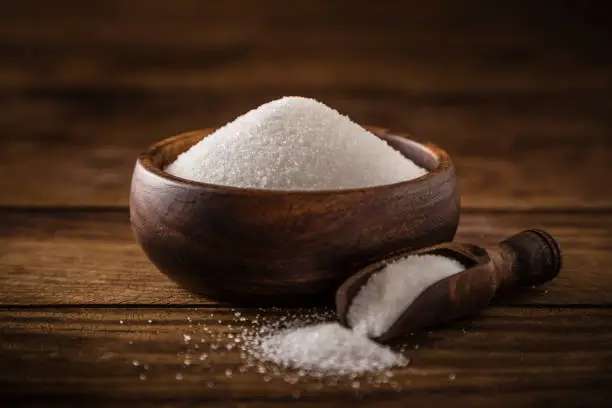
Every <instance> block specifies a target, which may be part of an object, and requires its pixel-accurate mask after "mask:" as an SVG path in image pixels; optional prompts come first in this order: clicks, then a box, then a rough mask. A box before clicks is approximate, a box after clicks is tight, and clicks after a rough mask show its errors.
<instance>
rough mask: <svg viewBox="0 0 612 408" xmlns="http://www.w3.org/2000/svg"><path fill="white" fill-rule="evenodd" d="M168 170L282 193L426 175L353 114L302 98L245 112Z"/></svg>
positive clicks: (192, 177) (354, 186)
mask: <svg viewBox="0 0 612 408" xmlns="http://www.w3.org/2000/svg"><path fill="white" fill-rule="evenodd" d="M165 170H166V171H167V172H168V173H171V174H173V175H175V176H178V177H182V178H185V179H190V180H195V181H200V182H204V183H211V184H218V185H226V186H234V187H244V188H257V189H277V190H333V189H347V188H359V187H369V186H376V185H383V184H391V183H396V182H400V181H405V180H410V179H414V178H417V177H420V176H422V175H423V174H425V173H426V170H424V169H422V168H420V167H419V166H417V165H416V164H415V163H413V162H412V161H411V160H409V159H407V158H406V157H404V156H403V155H402V154H401V153H399V152H398V151H396V150H395V149H393V148H392V147H391V146H389V145H388V144H387V143H386V142H384V141H383V140H381V139H380V138H378V137H377V136H375V135H374V134H372V133H371V132H368V131H367V130H365V129H364V128H362V127H361V126H359V125H358V124H356V123H354V122H353V121H351V120H350V119H349V118H348V117H346V116H343V115H342V114H340V113H338V112H337V111H336V110H334V109H332V108H330V107H328V106H326V105H324V104H322V103H320V102H318V101H316V100H313V99H308V98H302V97H284V98H281V99H278V100H274V101H271V102H268V103H265V104H263V105H261V106H259V107H258V108H256V109H253V110H251V111H249V112H247V113H245V114H244V115H242V116H240V117H238V118H237V119H235V120H234V121H233V122H230V123H228V124H226V125H225V126H223V127H221V128H219V129H218V130H217V131H215V132H214V133H212V134H211V135H210V136H208V137H205V138H204V139H203V140H202V141H200V142H199V143H197V144H195V145H194V146H192V147H191V148H190V149H189V150H188V151H186V152H184V153H183V154H181V155H179V157H178V158H177V159H176V160H175V161H174V162H173V163H171V164H170V165H168V166H167V167H166V169H165Z"/></svg>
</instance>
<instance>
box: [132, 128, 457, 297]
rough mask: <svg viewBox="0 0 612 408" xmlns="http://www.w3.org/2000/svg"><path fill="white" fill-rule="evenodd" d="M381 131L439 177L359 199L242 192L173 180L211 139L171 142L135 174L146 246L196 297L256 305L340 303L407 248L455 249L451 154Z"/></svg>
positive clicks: (358, 193) (195, 135) (139, 226)
mask: <svg viewBox="0 0 612 408" xmlns="http://www.w3.org/2000/svg"><path fill="white" fill-rule="evenodd" d="M375 131H376V134H377V135H378V136H379V137H381V138H383V139H385V140H389V141H390V143H391V144H393V145H394V146H395V147H396V148H397V149H398V150H400V151H401V152H402V153H403V154H404V155H406V156H407V157H409V158H411V159H413V160H414V161H415V162H416V163H417V164H419V165H421V166H424V167H425V168H427V169H428V170H429V171H430V172H429V173H428V174H426V175H425V176H423V177H421V178H419V179H415V180H410V181H406V182H401V183H396V184H391V185H384V186H377V187H371V188H362V189H351V190H331V191H283V190H254V189H240V188H232V187H224V186H216V185H210V184H204V183H198V182H193V181H188V180H183V179H180V178H178V177H175V176H172V175H169V174H167V173H165V172H164V171H163V166H165V165H166V164H168V163H170V162H171V161H172V160H174V159H175V158H176V156H178V154H180V153H182V152H183V151H185V150H187V149H188V148H189V147H190V146H192V145H193V144H194V143H196V142H197V141H199V140H201V138H202V137H205V136H206V135H207V134H209V133H210V132H211V130H203V131H195V132H189V133H186V134H182V135H178V136H174V137H172V138H169V139H166V140H163V141H161V142H159V143H157V144H155V145H154V146H152V147H151V149H149V150H148V151H147V152H145V153H143V154H142V155H141V156H140V157H139V158H138V161H137V163H136V167H135V169H134V175H133V180H132V189H131V196H130V216H131V222H132V227H133V229H134V232H135V235H136V238H137V240H138V242H139V243H140V244H141V246H142V248H143V249H144V251H145V253H146V254H147V255H148V257H149V259H150V260H151V261H152V262H153V263H154V264H155V265H156V266H157V267H158V268H159V269H160V270H161V271H162V272H164V273H165V274H167V275H168V276H170V277H171V278H172V279H174V280H176V281H177V282H179V283H180V284H181V285H183V286H184V287H186V288H188V289H190V290H192V291H194V292H196V293H201V294H204V295H207V296H210V297H212V298H215V299H218V300H232V301H243V302H246V303H251V302H255V303H259V302H263V303H269V302H279V303H285V302H287V301H289V302H290V303H292V302H294V301H295V302H300V304H304V302H306V303H321V302H326V301H331V300H332V299H333V292H334V290H335V289H336V287H337V285H338V284H339V283H340V282H342V281H343V280H344V279H345V278H346V277H347V276H349V275H350V274H351V273H353V272H354V271H355V270H357V269H359V268H360V267H362V266H364V265H365V264H367V263H368V262H371V261H373V260H375V259H377V258H379V257H380V256H382V255H384V254H386V253H389V252H391V251H395V250H398V249H400V248H415V249H416V248H421V247H425V246H430V245H434V244H437V243H440V242H445V241H450V240H451V239H452V238H453V237H454V235H455V232H456V229H457V225H458V222H459V204H460V197H459V191H458V187H457V181H456V176H455V170H454V167H453V165H452V162H451V160H450V158H449V157H448V156H447V155H446V153H444V151H442V150H441V149H439V148H436V147H434V146H431V147H429V148H425V147H424V146H423V145H421V144H418V143H416V142H413V141H410V140H408V139H405V138H402V137H399V136H395V135H393V134H391V133H389V132H387V131H384V130H382V129H378V128H377V129H375Z"/></svg>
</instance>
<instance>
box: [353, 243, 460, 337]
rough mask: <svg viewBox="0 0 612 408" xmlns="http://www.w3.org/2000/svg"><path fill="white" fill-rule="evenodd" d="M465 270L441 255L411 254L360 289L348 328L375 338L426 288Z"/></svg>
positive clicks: (375, 275) (387, 267) (388, 267)
mask: <svg viewBox="0 0 612 408" xmlns="http://www.w3.org/2000/svg"><path fill="white" fill-rule="evenodd" d="M464 269H465V267H464V266H463V265H462V264H461V263H459V262H458V261H456V260H454V259H451V258H448V257H444V256H440V255H411V256H407V257H405V258H402V259H400V260H398V261H395V262H392V263H390V264H388V265H387V266H386V267H385V268H384V269H382V270H381V271H380V272H377V273H375V274H374V275H372V276H371V277H370V278H369V279H368V281H367V282H366V284H365V285H363V287H362V288H361V289H360V290H359V292H358V293H357V296H355V298H354V299H353V302H352V304H351V306H350V308H349V311H348V314H347V320H348V323H349V326H351V327H352V328H353V330H354V331H356V332H359V333H362V334H365V335H367V336H370V337H378V336H380V335H381V334H383V333H385V332H386V331H387V330H388V329H389V328H390V327H391V325H392V324H393V323H395V321H396V320H397V319H398V318H399V317H400V315H401V314H402V313H403V311H404V310H406V309H407V308H408V307H409V306H410V305H411V304H412V302H413V301H414V300H415V299H416V298H417V297H418V296H419V295H420V294H421V293H422V292H423V291H424V290H425V289H427V288H428V287H429V286H431V285H433V284H434V283H436V282H438V281H440V280H441V279H444V278H446V277H449V276H451V275H454V274H456V273H458V272H461V271H462V270H464Z"/></svg>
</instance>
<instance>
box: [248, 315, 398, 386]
mask: <svg viewBox="0 0 612 408" xmlns="http://www.w3.org/2000/svg"><path fill="white" fill-rule="evenodd" d="M258 356H259V357H260V358H262V359H263V360H267V361H272V362H274V363H276V364H279V365H280V366H283V367H297V368H301V369H303V370H308V371H320V372H322V373H326V374H331V375H351V374H363V373H365V372H369V371H378V370H383V369H386V368H390V367H402V366H405V365H407V364H408V360H407V359H405V358H404V357H402V356H401V355H399V354H396V353H395V352H393V351H392V350H390V349H389V348H387V347H384V346H382V345H380V344H378V343H375V342H374V341H372V340H370V339H368V338H367V337H365V336H360V335H359V334H357V333H355V332H353V331H351V330H349V329H347V328H345V327H343V326H341V325H339V324H338V323H322V324H317V325H312V326H305V327H302V328H299V329H288V330H286V331H283V332H280V333H277V334H273V335H271V336H268V337H265V338H263V339H262V341H261V343H260V345H259V355H258Z"/></svg>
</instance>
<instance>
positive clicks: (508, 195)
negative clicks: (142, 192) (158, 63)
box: [0, 89, 612, 209]
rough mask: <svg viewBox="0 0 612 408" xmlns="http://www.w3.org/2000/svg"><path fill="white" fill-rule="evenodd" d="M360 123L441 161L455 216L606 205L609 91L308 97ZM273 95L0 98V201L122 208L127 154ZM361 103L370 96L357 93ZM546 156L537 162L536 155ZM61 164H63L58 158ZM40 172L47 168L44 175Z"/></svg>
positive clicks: (610, 162) (130, 158)
mask: <svg viewBox="0 0 612 408" xmlns="http://www.w3.org/2000/svg"><path fill="white" fill-rule="evenodd" d="M302 90H303V91H304V92H299V93H303V94H308V95H312V96H315V97H318V98H320V99H321V100H323V101H325V102H326V103H328V104H329V105H331V106H333V107H335V108H337V109H339V110H340V111H342V112H345V113H348V114H350V115H351V116H353V117H354V119H355V120H357V121H359V122H361V123H368V124H376V125H383V126H387V127H390V128H391V129H394V130H400V131H407V132H410V133H411V134H413V135H414V138H415V139H417V140H422V141H427V140H429V141H432V142H434V143H435V144H437V145H439V146H441V147H442V148H444V149H445V150H447V151H448V152H449V154H450V155H451V157H452V159H453V161H454V163H455V165H456V167H457V171H458V174H459V181H460V187H461V192H462V196H463V206H464V207H466V208H511V209H512V208H514V209H516V208H520V209H529V208H595V209H597V208H610V207H612V190H610V189H602V188H601V187H600V183H599V182H598V177H596V175H598V174H609V173H610V172H612V145H610V140H611V139H610V138H609V137H608V134H609V132H610V129H611V128H612V117H611V116H610V115H609V112H608V109H606V108H605V107H607V106H609V105H610V98H609V96H608V95H609V93H607V94H606V95H603V94H601V93H584V94H576V93H568V94H561V95H559V94H555V93H552V94H547V95H546V94H545V95H539V96H538V95H537V94H530V93H526V94H524V95H514V96H508V95H503V94H502V95H500V94H491V95H483V96H470V95H465V96H462V95H456V96H453V95H452V94H447V95H446V96H444V95H438V96H435V95H421V96H413V95H411V94H409V93H402V92H400V93H394V92H382V93H377V92H376V91H372V92H370V91H367V90H366V91H364V92H363V93H360V94H358V96H357V97H354V96H351V94H352V92H351V91H348V90H347V91H342V90H341V91H333V90H332V91H316V92H308V91H307V90H305V89H302ZM282 94H283V93H282V91H280V92H278V91H266V92H260V93H254V94H249V96H245V95H244V94H242V93H240V92H235V93H232V94H229V95H221V94H218V93H212V94H209V93H198V92H195V93H191V92H187V93H183V92H178V91H176V92H164V93H157V92H154V93H149V92H136V91H134V92H132V91H125V90H121V91H119V90H117V91H106V90H100V91H91V92H71V91H68V90H57V91H49V92H36V93H33V94H31V95H29V96H16V95H13V96H5V97H4V100H5V102H6V104H7V106H8V109H6V110H4V111H1V110H0V124H1V125H2V127H3V129H5V132H4V133H3V134H2V136H0V138H2V141H3V149H2V150H0V172H1V173H2V174H8V175H10V177H2V178H0V204H4V205H71V206H75V205H77V206H78V205H93V206H95V205H103V206H108V205H127V202H128V192H129V187H130V179H131V174H132V170H133V166H134V163H135V161H136V157H137V156H138V154H139V153H141V152H142V151H144V150H145V149H146V148H147V147H148V146H149V145H150V144H152V143H154V142H156V141H158V140H161V139H163V138H165V137H168V136H171V135H173V134H177V133H180V132H182V131H188V130H193V129H198V128H202V127H206V126H214V125H220V124H222V123H224V122H225V121H229V120H231V119H232V118H233V117H234V116H237V115H238V114H240V113H242V112H244V111H246V110H248V109H249V108H250V107H253V106H257V105H259V104H260V103H263V102H265V101H267V100H269V99H273V98H275V97H279V96H282ZM368 95H370V96H368ZM544 157H545V158H546V159H543V158H544ZM68 158H69V159H68ZM41 169H53V170H52V171H46V172H45V174H44V176H43V175H42V174H41Z"/></svg>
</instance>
